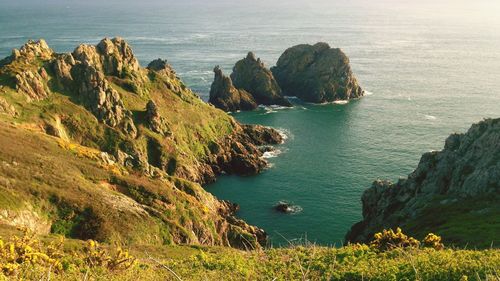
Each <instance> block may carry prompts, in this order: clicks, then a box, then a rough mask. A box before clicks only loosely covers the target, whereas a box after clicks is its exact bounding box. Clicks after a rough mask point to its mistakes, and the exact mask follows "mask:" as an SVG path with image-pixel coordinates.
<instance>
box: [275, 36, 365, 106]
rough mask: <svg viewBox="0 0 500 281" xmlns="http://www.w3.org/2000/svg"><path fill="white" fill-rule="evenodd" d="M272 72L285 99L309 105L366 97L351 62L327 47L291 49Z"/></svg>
mask: <svg viewBox="0 0 500 281" xmlns="http://www.w3.org/2000/svg"><path fill="white" fill-rule="evenodd" d="M271 71H272V72H273V74H274V77H275V78H276V81H277V82H278V84H279V85H280V87H281V89H282V90H283V93H284V95H286V96H296V97H298V98H300V99H301V100H304V101H307V102H314V103H322V102H332V101H336V100H349V99H353V98H359V97H361V96H363V94H364V92H363V90H362V89H361V87H360V86H359V85H358V82H357V80H356V78H355V77H354V74H353V73H352V70H351V67H350V65H349V58H348V57H347V56H346V55H345V54H344V52H342V50H340V49H337V48H330V46H329V45H328V44H327V43H317V44H315V45H307V44H303V45H297V46H294V47H291V48H289V49H287V50H286V51H285V52H284V53H283V54H282V55H281V56H280V58H279V59H278V62H277V64H276V66H275V67H273V68H272V69H271Z"/></svg>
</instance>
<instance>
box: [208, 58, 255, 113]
mask: <svg viewBox="0 0 500 281" xmlns="http://www.w3.org/2000/svg"><path fill="white" fill-rule="evenodd" d="M214 73H215V78H214V82H213V83H212V86H211V87H210V99H209V102H210V103H211V104H213V105H214V106H215V107H217V108H220V109H222V110H224V111H231V112H234V111H238V110H253V109H255V108H257V103H256V102H255V100H254V98H253V97H252V95H251V94H250V93H248V92H247V91H245V90H238V89H236V88H235V87H234V86H233V82H232V81H231V78H229V77H227V76H225V75H224V74H222V70H221V69H220V68H219V66H216V67H215V68H214Z"/></svg>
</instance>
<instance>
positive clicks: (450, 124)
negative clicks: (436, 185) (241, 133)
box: [0, 0, 500, 246]
mask: <svg viewBox="0 0 500 281" xmlns="http://www.w3.org/2000/svg"><path fill="white" fill-rule="evenodd" d="M499 14H500V3H499V1H496V0H494V1H489V0H475V1H462V0H453V1H451V0H433V1H429V0H422V1H407V0H380V1H378V0H351V1H344V0H329V1H326V0H321V1H320V0H287V1H285V0H267V1H263V0H254V1H250V0H241V1H240V0H233V1H227V0H225V1H221V0H212V1H201V0H183V1H170V0H164V1H160V0H156V1H147V0H144V1H131V0H122V1H117V0H107V1H104V0H102V1H96V0H89V1H76V0H44V1H42V0H16V1H11V0H0V57H5V56H8V55H9V54H10V52H11V49H12V48H19V47H20V46H21V45H22V44H23V43H25V42H26V41H27V40H28V39H39V38H44V39H45V40H46V41H47V42H48V44H49V46H50V47H52V48H53V49H54V50H56V51H58V52H71V51H72V50H73V49H74V48H75V47H76V46H77V45H78V44H80V43H90V44H96V43H98V42H99V41H100V40H101V39H102V38H104V37H115V36H120V37H123V38H124V39H126V40H127V41H128V42H129V43H130V44H131V45H132V47H133V50H134V52H135V54H136V56H137V57H138V59H139V60H140V63H141V64H142V65H143V66H145V65H147V63H148V62H149V61H151V60H153V59H156V58H163V59H167V60H168V62H169V63H170V64H171V65H172V66H173V67H174V68H175V70H176V71H177V73H178V75H179V76H180V77H181V78H182V79H183V80H184V81H185V83H186V84H187V85H188V86H189V87H191V88H192V89H193V90H194V91H195V92H196V93H198V94H199V95H200V96H201V97H202V98H203V99H204V100H207V99H208V94H209V89H210V84H211V82H212V80H213V72H212V70H213V68H214V66H216V65H220V66H221V68H222V69H223V71H224V72H225V73H226V74H228V75H229V74H230V72H231V70H232V66H233V65H234V63H235V62H236V61H237V60H239V59H241V58H243V57H245V56H246V53H247V52H248V51H253V52H254V53H255V54H256V56H258V57H260V58H261V59H262V60H263V61H264V63H265V64H266V66H268V67H271V66H273V65H274V64H275V63H276V61H277V59H278V58H279V56H280V54H281V53H282V52H283V51H285V50H286V49H287V48H289V47H291V46H294V45H296V44H303V43H309V44H314V43H316V42H327V43H329V44H330V45H331V46H332V47H337V48H341V49H342V50H343V51H344V52H345V53H346V54H347V55H348V56H349V58H350V63H351V67H352V70H353V72H354V74H355V75H356V77H357V78H358V80H359V83H360V84H361V85H362V87H363V89H365V91H366V96H365V97H363V98H361V99H359V100H353V101H350V102H349V103H346V104H338V103H337V104H334V103H331V104H308V103H304V102H301V101H299V100H297V99H292V101H293V103H294V105H295V106H294V107H293V108H289V109H285V108H279V107H262V108H259V109H258V110H256V111H252V112H238V113H232V115H233V116H234V117H235V118H236V119H238V120H239V121H241V122H243V123H251V124H262V125H266V126H272V127H274V128H277V129H279V130H280V131H281V132H282V133H283V134H284V135H285V136H286V142H285V143H284V144H281V145H279V146H277V147H276V148H277V150H276V152H275V153H267V154H266V155H265V157H267V159H268V161H269V164H270V165H269V167H268V168H267V169H266V170H265V171H264V172H263V173H262V174H260V175H257V176H252V177H238V176H229V175H226V176H222V177H220V178H219V179H218V181H217V182H216V183H214V184H210V185H208V186H206V187H205V188H206V190H208V191H209V192H211V193H212V194H214V195H215V196H217V197H218V198H220V199H226V200H230V201H233V202H236V203H238V204H239V205H240V211H239V212H238V216H240V217H241V218H243V219H244V220H246V221H247V222H248V223H250V224H254V225H256V226H258V227H261V228H263V229H265V230H266V231H267V233H268V234H269V236H270V243H271V245H272V246H285V245H288V244H289V243H303V242H308V243H316V244H319V245H334V246H340V245H342V243H343V241H344V235H345V234H346V232H347V231H348V230H349V228H350V227H351V225H352V224H354V223H356V222H357V221H359V220H360V219H361V218H362V210H361V207H362V206H361V195H362V194H363V191H364V190H365V189H367V188H369V187H370V186H371V184H372V182H373V181H374V180H376V179H388V180H392V181H397V180H398V179H399V178H401V177H405V176H407V175H408V174H409V173H411V172H412V171H413V170H414V169H415V167H416V166H417V164H418V162H419V159H420V157H421V155H422V154H423V153H425V152H428V151H432V150H439V149H442V148H443V144H444V141H445V139H446V137H447V136H448V135H450V134H451V133H454V132H466V131H467V129H468V128H469V127H470V126H471V124H473V123H475V122H478V121H481V120H483V119H484V118H495V117H496V118H498V117H500V17H499V16H498V15H499ZM280 201H286V202H288V203H290V204H292V206H293V210H294V212H292V213H288V214H283V213H280V212H277V211H275V210H274V206H275V205H276V204H278V203H279V202H280Z"/></svg>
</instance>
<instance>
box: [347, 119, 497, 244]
mask: <svg viewBox="0 0 500 281" xmlns="http://www.w3.org/2000/svg"><path fill="white" fill-rule="evenodd" d="M499 195H500V119H487V120H484V121H482V122H479V123H477V124H474V125H473V126H472V127H471V128H470V129H469V130H468V132H467V133H465V134H453V135H451V136H449V137H448V138H447V139H446V142H445V145H444V149H443V150H441V151H432V152H429V153H426V154H424V155H423V156H422V158H421V160H420V163H419V164H418V166H417V168H416V169H415V171H414V172H413V173H411V174H410V175H409V176H408V177H407V178H405V179H400V180H399V181H398V182H397V183H392V182H390V181H385V180H377V181H375V182H374V183H373V185H372V187H370V188H369V189H367V190H366V191H365V192H364V193H363V196H362V203H363V220H362V221H361V222H359V223H357V224H355V225H354V226H352V228H351V230H350V232H349V233H348V234H347V236H346V240H347V241H350V242H366V241H369V240H370V239H371V238H372V237H373V234H374V233H376V232H379V231H380V230H382V229H388V228H395V227H399V226H401V227H402V228H403V229H405V230H406V231H407V232H409V233H410V234H412V235H414V236H417V237H418V236H422V235H423V233H426V231H427V232H429V231H431V232H434V233H438V234H440V235H442V236H443V237H445V240H446V241H447V242H448V243H453V244H457V245H465V244H469V245H473V246H478V247H489V246H490V245H491V244H492V243H493V244H495V245H496V244H498V242H499V241H498V236H497V234H498V233H499V232H500V221H499V218H500V207H499V206H500V205H499V204H498V202H499V199H500V197H499ZM495 233H496V234H495ZM494 237H497V239H496V240H494V241H492V240H491V239H495V238H494Z"/></svg>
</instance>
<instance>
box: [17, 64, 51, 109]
mask: <svg viewBox="0 0 500 281" xmlns="http://www.w3.org/2000/svg"><path fill="white" fill-rule="evenodd" d="M16 89H17V91H18V92H19V93H21V94H24V95H26V97H27V98H28V101H39V100H43V99H45V98H46V97H48V96H49V94H50V89H49V88H48V87H47V72H46V71H45V69H44V68H43V67H41V68H39V69H38V71H32V70H24V71H21V72H19V73H18V74H16Z"/></svg>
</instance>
